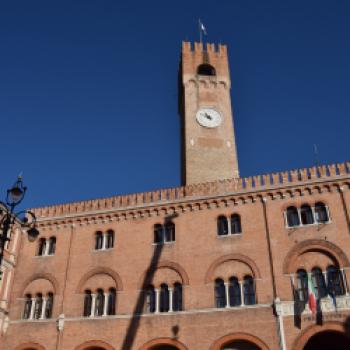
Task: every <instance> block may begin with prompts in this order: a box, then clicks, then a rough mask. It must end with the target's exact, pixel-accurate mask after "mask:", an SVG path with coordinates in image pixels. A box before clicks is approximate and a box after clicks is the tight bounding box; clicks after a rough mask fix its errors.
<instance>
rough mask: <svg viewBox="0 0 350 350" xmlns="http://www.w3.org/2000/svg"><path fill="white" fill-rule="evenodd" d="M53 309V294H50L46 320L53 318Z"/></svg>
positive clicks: (47, 302) (46, 306) (46, 308)
mask: <svg viewBox="0 0 350 350" xmlns="http://www.w3.org/2000/svg"><path fill="white" fill-rule="evenodd" d="M52 308H53V294H52V293H49V294H48V295H47V299H46V305H45V318H51V316H52Z"/></svg>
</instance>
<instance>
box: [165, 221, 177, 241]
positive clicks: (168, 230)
mask: <svg viewBox="0 0 350 350" xmlns="http://www.w3.org/2000/svg"><path fill="white" fill-rule="evenodd" d="M164 230H165V232H164V234H165V237H164V238H165V239H164V240H165V242H174V241H175V224H174V223H173V222H167V223H166V224H165V226H164Z"/></svg>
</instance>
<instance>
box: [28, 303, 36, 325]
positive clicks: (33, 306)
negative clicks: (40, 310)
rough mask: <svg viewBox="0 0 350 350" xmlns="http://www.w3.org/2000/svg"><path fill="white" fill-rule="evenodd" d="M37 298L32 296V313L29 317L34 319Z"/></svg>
mask: <svg viewBox="0 0 350 350" xmlns="http://www.w3.org/2000/svg"><path fill="white" fill-rule="evenodd" d="M35 300H36V299H35V298H32V306H31V308H30V315H29V319H30V320H33V319H34V311H35Z"/></svg>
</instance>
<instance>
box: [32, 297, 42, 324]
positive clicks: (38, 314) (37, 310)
mask: <svg viewBox="0 0 350 350" xmlns="http://www.w3.org/2000/svg"><path fill="white" fill-rule="evenodd" d="M42 307H43V295H42V294H37V296H36V298H35V307H34V318H35V319H36V320H38V319H39V318H40V317H41V312H42Z"/></svg>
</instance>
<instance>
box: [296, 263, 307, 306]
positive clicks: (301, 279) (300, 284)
mask: <svg viewBox="0 0 350 350" xmlns="http://www.w3.org/2000/svg"><path fill="white" fill-rule="evenodd" d="M297 292H298V295H299V300H301V301H307V300H308V282H307V272H306V271H305V270H298V271H297Z"/></svg>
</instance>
